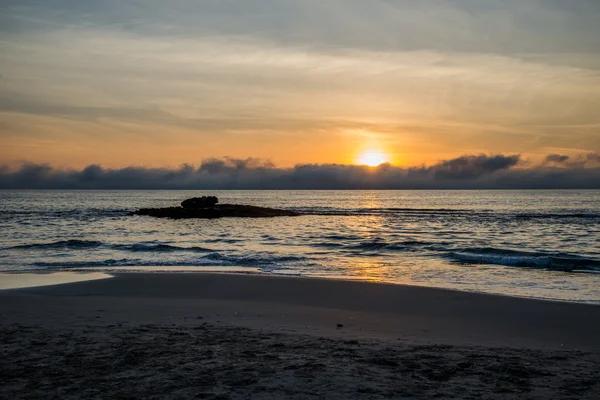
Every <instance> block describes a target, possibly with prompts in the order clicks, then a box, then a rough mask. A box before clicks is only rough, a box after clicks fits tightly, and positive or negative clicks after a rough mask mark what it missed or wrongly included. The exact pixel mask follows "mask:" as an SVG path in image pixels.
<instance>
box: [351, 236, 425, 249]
mask: <svg viewBox="0 0 600 400" xmlns="http://www.w3.org/2000/svg"><path fill="white" fill-rule="evenodd" d="M434 245H435V244H434V243H431V242H422V241H418V240H406V241H400V242H391V243H390V242H386V241H384V240H380V239H375V240H369V241H364V242H361V243H358V244H355V245H352V246H348V248H349V249H352V250H365V251H372V250H390V251H394V250H395V251H416V250H419V249H423V248H430V247H432V246H434Z"/></svg>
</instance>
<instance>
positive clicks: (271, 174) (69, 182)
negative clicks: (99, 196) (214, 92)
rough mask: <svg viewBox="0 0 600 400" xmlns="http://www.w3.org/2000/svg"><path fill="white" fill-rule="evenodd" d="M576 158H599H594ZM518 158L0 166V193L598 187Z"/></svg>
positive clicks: (597, 177)
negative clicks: (408, 163)
mask: <svg viewBox="0 0 600 400" xmlns="http://www.w3.org/2000/svg"><path fill="white" fill-rule="evenodd" d="M582 157H583V158H588V157H589V158H590V159H593V160H597V159H598V154H588V155H584V156H582ZM521 164H522V163H521V157H520V156H519V155H465V156H462V157H459V158H455V159H451V160H445V161H442V162H439V163H437V164H434V165H431V166H416V167H408V168H404V167H397V166H393V165H390V164H382V165H380V166H378V167H374V168H373V167H367V166H358V165H341V164H303V165H297V166H295V167H293V168H278V167H276V166H275V165H273V164H272V163H271V162H268V161H263V160H259V159H256V158H247V159H234V158H224V159H209V160H206V161H204V162H202V163H201V164H200V165H199V166H198V167H195V166H192V165H189V164H185V165H182V166H181V167H179V168H175V169H169V168H142V167H128V168H121V169H105V168H102V167H101V166H99V165H89V166H88V167H86V168H84V169H82V170H64V169H56V168H53V167H51V166H48V165H39V164H31V163H28V164H24V165H22V166H21V167H20V168H18V169H16V170H11V169H9V168H8V167H6V166H0V188H2V189H542V188H543V189H562V188H564V189H575V188H578V189H600V167H591V168H583V167H580V166H576V167H562V168H556V167H548V166H547V165H545V163H543V164H541V165H537V166H533V167H528V168H523V167H522V165H521Z"/></svg>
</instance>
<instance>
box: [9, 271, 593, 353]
mask: <svg viewBox="0 0 600 400" xmlns="http://www.w3.org/2000/svg"><path fill="white" fill-rule="evenodd" d="M110 275H111V276H112V277H111V278H110V279H101V280H90V281H81V282H73V283H65V284H58V285H51V286H38V287H31V288H20V289H9V290H2V291H0V299H3V300H4V301H3V303H4V304H1V305H0V310H2V309H4V307H5V306H6V305H7V302H6V300H12V301H13V302H18V301H21V303H22V304H15V303H13V304H12V306H13V307H17V308H22V307H25V305H26V303H28V302H29V301H30V302H31V303H32V305H33V304H36V306H35V307H38V306H39V304H37V303H39V302H40V300H42V299H45V300H46V302H47V303H44V306H46V308H48V307H49V306H51V305H52V302H53V301H56V300H59V302H58V303H60V304H62V305H64V302H68V301H69V300H77V301H82V300H86V302H87V301H89V303H90V305H89V306H92V305H93V304H94V302H115V309H114V311H115V312H118V311H119V310H118V307H119V304H127V303H130V305H131V307H137V306H140V307H142V308H144V307H150V306H151V305H152V304H154V303H156V302H160V301H163V302H165V303H173V305H174V306H175V308H174V309H176V310H178V312H180V313H182V315H184V314H187V313H191V312H195V308H194V307H199V308H200V309H202V310H203V312H205V313H206V312H208V313H209V314H210V313H211V311H212V314H214V315H217V314H226V313H227V312H228V311H229V310H230V309H233V308H236V307H237V308H239V309H248V310H249V313H250V314H252V313H253V312H255V311H256V310H259V311H260V310H261V309H267V310H268V309H273V310H274V311H275V310H276V311H277V312H278V313H280V314H282V315H285V314H290V315H292V314H293V315H292V317H291V318H290V319H289V321H291V322H290V323H289V324H287V321H286V324H283V325H282V326H283V327H284V328H285V329H287V328H290V329H292V330H297V328H298V326H299V325H301V324H300V323H299V322H301V321H302V323H304V324H305V325H317V326H318V327H319V329H317V331H318V332H321V333H325V334H327V335H329V334H331V333H334V336H337V335H338V333H340V331H339V330H338V329H333V330H332V329H330V328H332V327H333V328H336V324H337V322H336V323H330V324H326V323H325V322H324V320H323V319H324V318H327V319H329V318H334V317H336V316H337V315H335V312H336V311H339V314H338V315H343V317H344V318H347V319H350V320H352V319H356V320H359V321H362V324H363V325H364V322H366V321H370V322H374V324H375V325H376V326H377V328H376V329H374V330H369V329H366V330H365V328H364V326H362V325H360V323H359V324H355V326H354V328H353V329H346V330H344V333H346V334H350V333H351V334H352V335H354V336H358V337H360V336H365V332H371V333H373V337H374V338H377V339H386V340H387V339H388V338H390V337H392V338H395V339H397V334H396V330H398V331H400V332H402V329H400V327H401V326H402V323H398V321H401V320H402V318H407V317H409V318H412V319H414V318H415V317H419V318H420V319H421V321H420V323H419V324H418V326H419V327H422V328H423V329H422V330H424V331H429V333H428V334H426V335H419V334H418V332H417V331H418V329H417V328H415V327H413V328H411V329H408V331H409V333H410V334H409V335H408V336H410V337H411V338H413V339H415V338H416V339H415V340H417V341H419V337H420V338H421V339H423V338H425V341H434V342H435V341H439V342H440V343H441V342H444V343H449V344H456V343H467V344H473V343H470V342H469V340H466V338H467V337H469V335H470V336H473V333H474V332H478V333H479V334H483V333H487V334H488V335H490V336H489V337H487V338H486V337H479V338H477V340H475V342H476V344H494V343H498V344H501V345H506V344H510V343H513V344H516V345H519V340H525V344H526V346H533V347H539V346H542V347H543V346H544V343H546V344H547V345H549V346H550V347H556V346H557V345H560V346H559V347H564V346H569V343H570V345H571V346H574V348H577V347H581V345H582V343H584V345H583V348H585V349H587V350H590V349H592V350H599V351H600V341H597V340H596V338H597V337H600V313H599V312H598V310H599V309H598V308H597V305H596V304H585V303H572V302H560V301H549V300H545V299H530V298H520V297H513V296H505V295H496V294H489V293H474V292H466V291H460V290H454V289H446V288H432V287H423V286H413V285H401V284H394V283H386V282H365V281H354V280H340V279H326V278H312V277H311V278H305V277H291V276H273V275H267V274H264V275H262V274H238V273H221V272H219V273H208V272H205V273H195V272H193V273H111V274H110ZM60 304H55V305H54V306H59V305H60ZM43 308H44V307H42V309H43ZM26 311H27V310H26V309H23V310H22V314H26ZM75 311H76V312H77V313H85V308H84V307H83V306H82V307H79V308H77V307H76V310H75ZM308 311H312V312H314V315H316V316H318V318H312V317H310V315H308V314H307V312H308ZM238 312H239V313H240V314H239V315H237V318H225V319H223V318H221V319H219V321H221V320H222V321H225V322H231V323H235V324H241V326H247V327H250V328H252V327H257V326H259V327H261V324H263V323H264V324H263V325H264V326H263V327H265V326H266V327H269V326H270V327H274V328H276V329H278V328H279V322H280V321H277V319H273V316H270V317H269V318H266V319H265V320H264V321H263V320H261V318H240V316H241V315H243V314H244V313H243V312H240V311H235V310H234V311H233V313H238ZM246 314H247V313H246ZM259 314H260V313H259ZM30 315H32V316H35V312H32V313H31V314H30ZM157 315H158V316H159V317H162V315H161V314H160V313H158V314H157ZM234 315H235V314H234ZM295 317H299V320H298V321H296V322H298V323H294V318H295ZM182 318H183V317H182ZM419 318H417V319H419ZM338 319H342V318H341V317H338ZM396 319H398V320H396ZM214 320H215V321H217V319H216V318H215V319H214ZM561 321H563V323H560V322H561ZM64 322H67V321H66V320H65V321H64ZM342 322H343V321H342ZM413 322H414V321H413ZM431 324H437V325H440V324H441V325H443V326H448V327H453V329H454V330H458V331H460V330H461V329H462V330H465V332H464V333H468V334H469V335H466V336H461V335H459V334H457V333H456V332H455V333H454V334H452V335H450V334H447V333H446V334H445V335H441V334H439V332H437V331H436V330H430V329H429V328H430V326H429V325H431ZM288 325H289V326H288ZM367 325H368V324H367ZM345 326H346V327H347V328H348V327H349V326H348V324H345ZM486 326H487V328H485V329H482V328H484V327H486ZM457 327H459V328H460V329H458V328H457ZM491 327H496V328H491ZM507 327H508V328H510V329H512V331H511V332H512V333H518V332H519V331H522V332H524V333H527V332H529V333H532V332H533V333H538V334H541V333H543V335H542V336H543V337H544V339H543V340H542V341H541V342H539V343H536V342H535V340H534V339H535V336H536V335H535V334H533V335H525V336H523V335H517V336H515V337H514V338H513V339H518V340H516V341H514V342H510V340H509V341H508V342H507V340H506V338H507V337H508V338H509V339H510V335H508V336H507V337H504V338H503V337H502V335H499V334H498V333H497V332H496V333H495V332H494V329H498V330H499V331H498V332H504V333H507V332H506V329H507ZM419 329H420V328H419ZM510 329H509V330H510ZM561 331H562V332H563V333H564V334H563V336H564V337H565V338H570V339H571V340H570V341H569V340H566V341H564V342H565V343H562V342H561V343H558V342H557V340H555V339H556V337H554V338H551V337H550V336H551V335H550V336H548V335H549V334H551V333H552V332H561ZM436 332H437V333H436ZM586 332H588V333H587V334H586ZM366 336H369V335H366ZM575 338H577V339H578V340H573V339H575ZM545 341H546V342H545ZM509 342H510V343H509ZM567 348H568V347H567Z"/></svg>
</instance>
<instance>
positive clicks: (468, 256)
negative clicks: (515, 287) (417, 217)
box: [448, 248, 600, 272]
mask: <svg viewBox="0 0 600 400" xmlns="http://www.w3.org/2000/svg"><path fill="white" fill-rule="evenodd" d="M448 257H449V258H450V259H451V260H453V261H456V262H460V263H466V264H494V265H504V266H509V267H525V268H541V269H547V270H552V271H565V272H573V271H582V272H595V271H600V260H596V259H591V258H584V257H576V256H565V255H553V254H549V253H542V252H526V251H516V250H505V249H495V248H481V249H465V250H461V251H453V252H451V253H449V254H448Z"/></svg>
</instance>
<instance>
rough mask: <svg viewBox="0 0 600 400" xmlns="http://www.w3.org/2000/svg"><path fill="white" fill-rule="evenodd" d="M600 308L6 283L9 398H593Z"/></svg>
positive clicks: (135, 282) (261, 284)
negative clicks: (17, 286) (14, 285)
mask: <svg viewBox="0 0 600 400" xmlns="http://www.w3.org/2000/svg"><path fill="white" fill-rule="evenodd" d="M598 310H599V309H598V308H596V307H595V306H594V305H586V304H574V303H556V302H548V301H543V300H542V301H532V300H530V299H519V298H513V297H507V296H496V295H488V294H475V293H468V292H460V291H453V290H446V289H435V288H424V287H418V286H405V285H397V284H373V283H369V282H357V281H341V280H329V279H319V278H310V279H305V278H297V277H287V276H282V277H274V276H258V275H252V274H249V275H241V274H226V273H225V274H224V273H217V274H209V273H189V274H179V273H172V274H165V273H162V274H161V273H150V274H149V273H146V274H143V273H125V274H115V276H114V277H112V278H110V279H102V280H95V281H85V282H78V283H69V284H64V285H54V286H43V287H34V288H26V289H13V290H5V291H0V315H2V319H0V343H2V346H1V348H2V354H3V357H2V358H0V376H2V377H3V385H2V387H1V388H0V397H6V398H15V399H19V398H40V399H41V398H48V396H49V395H50V394H54V395H55V396H57V398H98V397H104V398H106V397H127V398H148V397H152V396H154V397H160V398H166V399H188V398H189V399H191V398H211V399H225V398H228V399H245V398H259V399H270V398H298V399H300V398H302V399H304V398H311V399H312V398H314V399H322V398H331V399H347V398H372V399H380V398H381V399H383V398H417V399H421V398H422V399H426V398H432V397H441V398H503V399H505V398H522V397H523V396H525V397H527V398H534V399H547V398H578V399H596V398H598V396H599V395H600V380H599V379H598V378H600V372H598V371H600V342H599V341H598V337H600V313H599V312H598Z"/></svg>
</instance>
